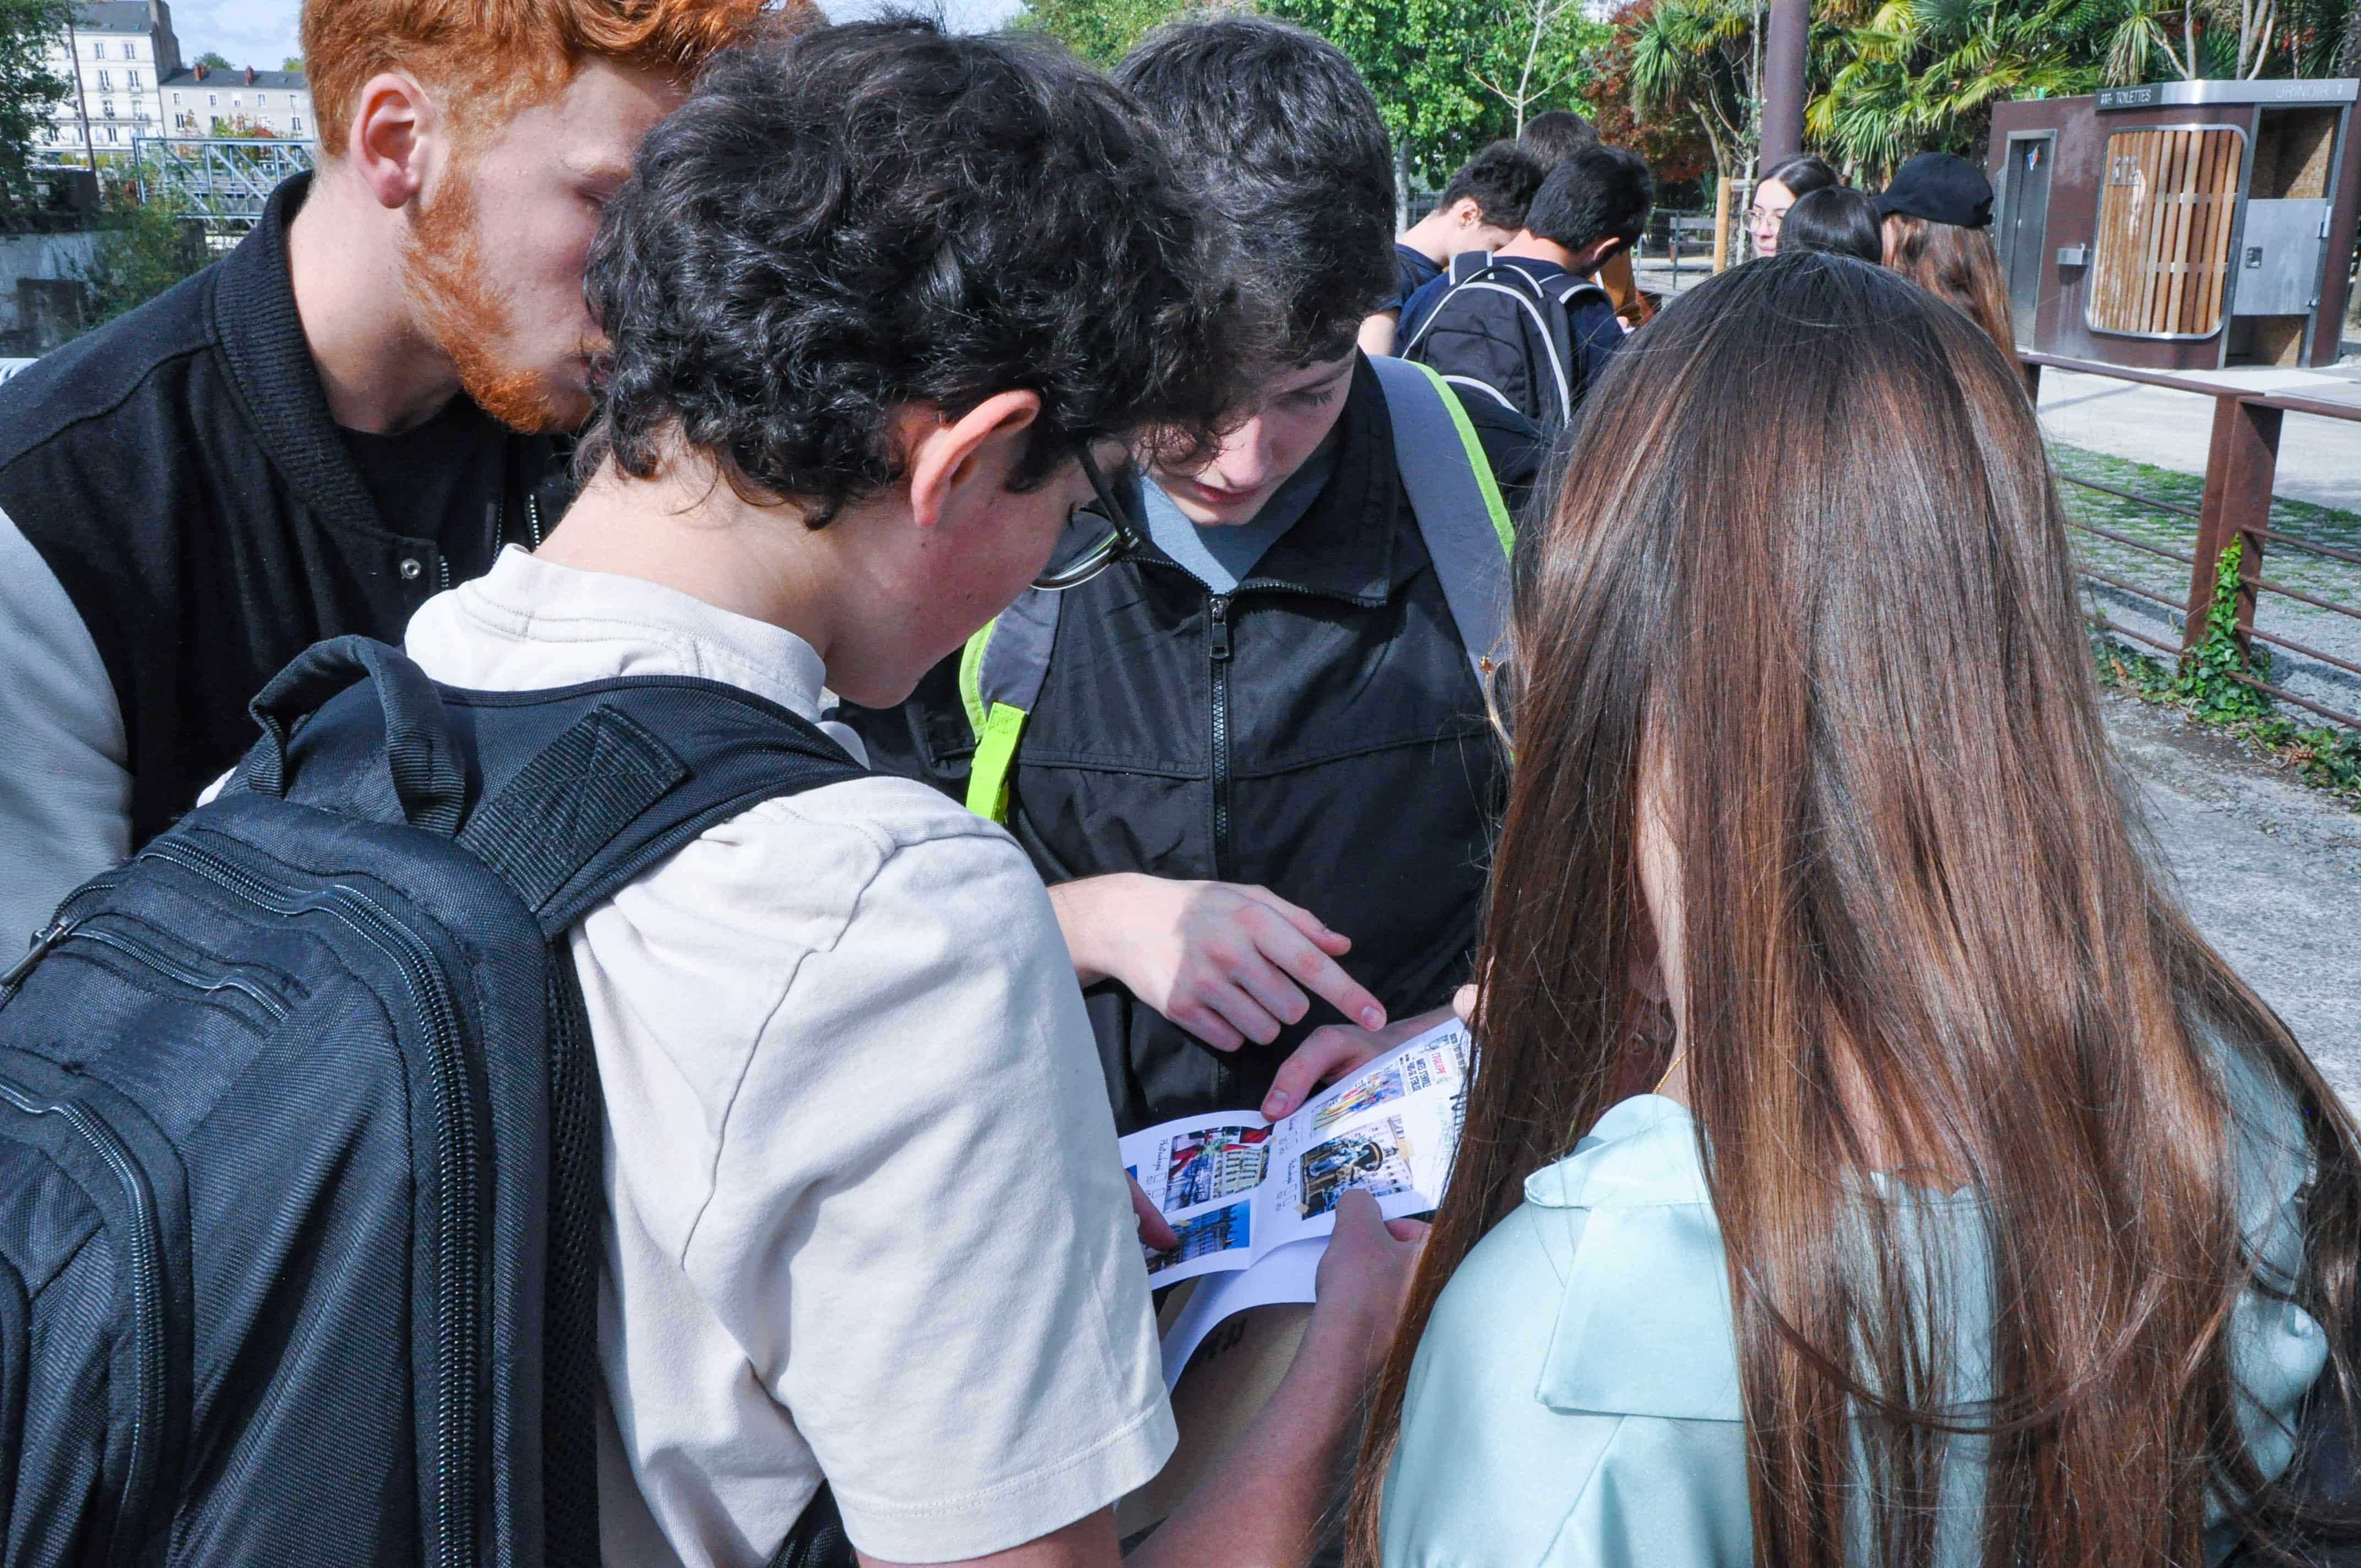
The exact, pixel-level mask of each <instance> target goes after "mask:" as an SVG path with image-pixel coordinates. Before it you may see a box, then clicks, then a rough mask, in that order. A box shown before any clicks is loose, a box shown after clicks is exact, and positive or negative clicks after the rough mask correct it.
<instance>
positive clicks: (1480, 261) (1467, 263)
mask: <svg viewBox="0 0 2361 1568" xmlns="http://www.w3.org/2000/svg"><path fill="white" fill-rule="evenodd" d="M1491 265H1492V253H1491V252H1490V251H1488V250H1463V251H1461V252H1459V254H1457V255H1456V256H1454V257H1453V258H1451V266H1450V269H1449V270H1450V273H1451V280H1452V281H1453V282H1454V283H1465V282H1466V281H1467V280H1469V279H1470V278H1473V277H1475V276H1476V275H1477V273H1479V272H1481V271H1483V270H1484V269H1487V268H1488V267H1490V266H1491Z"/></svg>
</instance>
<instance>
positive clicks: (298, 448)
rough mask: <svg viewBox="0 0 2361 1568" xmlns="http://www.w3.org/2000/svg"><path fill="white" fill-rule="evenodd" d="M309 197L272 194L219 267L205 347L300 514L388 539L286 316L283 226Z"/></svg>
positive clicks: (294, 192) (289, 293)
mask: <svg viewBox="0 0 2361 1568" xmlns="http://www.w3.org/2000/svg"><path fill="white" fill-rule="evenodd" d="M311 189H312V176H311V175H309V174H298V175H296V176H295V177H294V178H292V179H291V180H288V181H285V182H283V183H282V184H280V187H279V189H278V190H276V191H274V192H271V193H270V202H269V205H267V206H266V207H264V209H263V212H262V221H261V222H259V223H258V224H257V225H255V226H254V232H253V233H251V234H249V235H247V236H246V238H245V239H244V240H243V241H242V242H240V243H239V245H238V247H237V248H236V250H234V251H232V252H231V253H230V254H229V255H228V256H227V257H226V258H224V259H223V261H222V263H221V269H220V275H219V276H220V281H219V283H218V284H217V285H216V286H215V288H214V302H213V308H214V319H213V322H212V323H211V324H212V328H213V335H214V343H215V344H217V345H219V347H220V350H221V353H222V356H223V357H224V358H225V359H226V360H227V361H228V362H229V368H230V379H231V381H232V383H233V384H234V385H235V386H236V389H237V393H238V398H239V400H240V401H241V402H243V403H244V404H245V406H246V414H247V422H249V423H250V424H251V425H252V426H253V428H254V432H255V434H256V436H257V438H258V440H259V441H260V443H261V444H262V448H263V450H264V451H265V452H266V453H268V454H269V457H270V460H271V461H272V462H273V463H274V464H276V465H277V466H278V467H279V469H280V472H281V473H282V474H284V475H285V476H286V477H287V481H288V483H289V484H290V485H291V486H292V487H293V488H294V490H295V492H296V495H297V497H298V498H299V499H301V500H302V503H303V505H304V507H305V508H306V509H307V510H310V511H311V512H312V513H313V516H315V517H317V518H318V519H319V520H320V521H322V522H324V523H325V524H327V525H328V526H329V527H331V528H337V529H344V530H348V531H354V532H366V533H371V534H375V535H378V536H379V537H381V538H385V537H391V535H390V534H389V533H388V532H387V530H386V527H385V523H384V520H383V519H381V518H379V516H378V512H377V505H376V503H375V502H373V501H372V500H370V499H369V494H368V488H367V487H365V486H364V485H363V484H362V483H361V477H360V472H359V470H357V468H355V467H354V466H353V461H352V457H351V455H349V454H347V453H346V450H345V444H344V440H343V438H342V437H341V436H339V435H338V434H337V433H336V424H335V420H334V419H332V418H331V417H330V416H329V413H328V394H327V389H325V388H324V387H323V386H322V385H321V382H320V371H319V367H318V366H316V365H314V364H313V360H312V345H311V343H310V341H309V340H308V339H306V338H305V337H304V335H303V323H302V318H301V317H300V316H299V315H297V314H296V311H295V284H294V280H293V279H292V277H291V275H290V274H289V272H288V269H287V226H288V225H289V224H291V223H292V222H293V221H294V218H295V214H296V213H297V212H298V211H299V210H300V209H301V208H302V205H303V198H304V197H305V196H307V195H308V194H310V192H311ZM429 543H431V542H429Z"/></svg>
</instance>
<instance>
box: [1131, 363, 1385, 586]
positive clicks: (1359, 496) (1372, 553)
mask: <svg viewBox="0 0 2361 1568" xmlns="http://www.w3.org/2000/svg"><path fill="white" fill-rule="evenodd" d="M1337 423H1338V427H1339V429H1340V430H1341V432H1342V434H1343V444H1342V446H1341V447H1340V448H1339V449H1338V451H1337V454H1336V472H1335V474H1334V477H1332V478H1330V479H1329V481H1328V484H1327V486H1326V488H1323V490H1322V491H1321V492H1320V494H1319V495H1318V497H1316V498H1315V499H1313V500H1312V506H1311V510H1308V511H1306V512H1305V513H1304V514H1303V516H1302V517H1301V519H1299V520H1298V521H1297V522H1296V524H1295V526H1294V527H1293V528H1290V529H1289V530H1288V531H1287V532H1285V533H1283V534H1281V535H1280V536H1279V540H1278V541H1277V542H1276V543H1273V544H1272V545H1271V547H1270V550H1269V552H1268V554H1265V555H1264V556H1263V558H1262V559H1261V561H1259V562H1257V564H1256V565H1255V569H1254V572H1253V574H1252V575H1251V576H1248V577H1247V578H1246V580H1245V581H1244V582H1242V583H1240V584H1239V585H1238V587H1237V591H1238V592H1239V593H1242V594H1245V593H1253V592H1255V591H1257V589H1276V590H1279V591H1280V592H1294V593H1304V594H1318V595H1321V596H1323V597H1324V598H1339V599H1345V600H1349V601H1350V602H1352V603H1355V604H1362V605H1379V604H1383V603H1385V602H1386V600H1387V599H1389V598H1391V597H1392V595H1393V592H1394V590H1395V588H1397V587H1400V583H1401V581H1402V580H1403V579H1405V578H1407V577H1409V576H1411V575H1412V574H1413V573H1415V572H1416V571H1417V569H1418V568H1419V566H1420V565H1423V564H1424V561H1425V556H1424V554H1423V553H1422V551H1408V552H1405V551H1403V550H1401V549H1400V548H1398V546H1397V543H1396V542H1397V540H1398V539H1399V538H1400V535H1401V533H1402V532H1403V530H1402V528H1401V521H1402V515H1403V510H1404V509H1403V507H1402V495H1401V475H1400V473H1399V472H1398V471H1397V470H1396V468H1395V466H1394V437H1393V426H1392V424H1391V423H1390V422H1389V421H1388V419H1387V416H1386V400H1385V392H1384V389H1382V388H1380V387H1379V386H1378V373H1377V372H1376V371H1375V370H1372V369H1371V368H1370V367H1369V362H1368V360H1367V357H1365V356H1356V362H1355V365H1354V368H1353V381H1352V387H1351V389H1350V390H1348V391H1347V392H1346V393H1345V411H1344V412H1343V413H1342V414H1340V415H1339V416H1338V418H1337ZM1413 532H1414V530H1413ZM1140 558H1141V559H1142V560H1144V561H1147V562H1148V563H1151V564H1157V565H1166V566H1171V567H1172V569H1173V570H1175V571H1181V570H1185V568H1183V567H1180V566H1178V565H1174V563H1173V562H1172V561H1171V559H1170V557H1168V556H1167V555H1165V554H1164V553H1163V552H1162V551H1160V550H1157V549H1154V548H1153V547H1150V548H1149V549H1148V550H1145V551H1143V552H1141V556H1140Z"/></svg>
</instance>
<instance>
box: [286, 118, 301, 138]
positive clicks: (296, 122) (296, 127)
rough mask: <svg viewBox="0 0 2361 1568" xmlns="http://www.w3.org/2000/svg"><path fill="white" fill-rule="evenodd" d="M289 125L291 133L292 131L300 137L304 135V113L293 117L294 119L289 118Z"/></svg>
mask: <svg viewBox="0 0 2361 1568" xmlns="http://www.w3.org/2000/svg"><path fill="white" fill-rule="evenodd" d="M287 125H288V128H289V131H290V133H291V134H292V135H295V136H299V137H300V136H302V134H303V116H302V115H296V116H295V117H294V118H292V119H291V120H289V121H288V122H287Z"/></svg>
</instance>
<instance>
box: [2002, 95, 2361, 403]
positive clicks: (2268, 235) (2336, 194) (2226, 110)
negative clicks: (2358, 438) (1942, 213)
mask: <svg viewBox="0 0 2361 1568" xmlns="http://www.w3.org/2000/svg"><path fill="white" fill-rule="evenodd" d="M2356 97H2361V82H2353V81H2341V80H2340V81H2320V82H2300V81H2289V82H2152V83H2150V84H2148V85H2147V86H2143V87H2115V88H2110V89H2108V90H2107V91H2105V92H2103V93H2098V94H2096V95H2095V96H2092V97H2082V98H2028V99H2021V100H2017V101H2015V102H2012V103H2005V104H1995V105H1993V129H1992V155H1991V165H1990V170H1989V172H1990V173H1991V175H1992V181H1993V196H1994V199H1993V244H1994V245H1995V246H1996V247H1998V249H1999V251H2000V260H2001V269H2002V270H2003V271H2004V273H2005V274H2006V275H2007V278H2008V293H2009V312H2010V314H2011V315H2012V316H2013V317H2014V318H2015V325H2016V342H2017V345H2018V346H2019V347H2021V348H2029V349H2033V350H2035V351H2036V352H2038V353H2044V354H2055V355H2059V356H2065V357H2070V358H2075V359H2096V360H2101V361H2103V362H2105V363H2107V364H2113V365H2125V366H2132V367H2137V368H2141V369H2148V370H2213V369H2220V368H2222V367H2225V366H2232V365H2284V366H2303V365H2333V364H2334V363H2335V362H2336V357H2337V353H2338V339H2339V337H2340V335H2341V333H2340V329H2341V327H2342V326H2343V324H2344V320H2345V292H2346V289H2347V286H2348V280H2349V276H2350V272H2351V268H2352V263H2353V247H2354V227H2355V221H2356V209H2361V139H2356V137H2355V136H2354V134H2353V131H2354V126H2353V116H2354V107H2355V101H2356Z"/></svg>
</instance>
